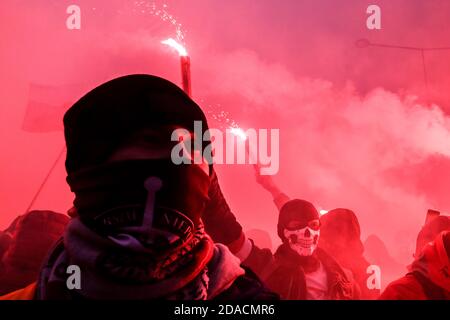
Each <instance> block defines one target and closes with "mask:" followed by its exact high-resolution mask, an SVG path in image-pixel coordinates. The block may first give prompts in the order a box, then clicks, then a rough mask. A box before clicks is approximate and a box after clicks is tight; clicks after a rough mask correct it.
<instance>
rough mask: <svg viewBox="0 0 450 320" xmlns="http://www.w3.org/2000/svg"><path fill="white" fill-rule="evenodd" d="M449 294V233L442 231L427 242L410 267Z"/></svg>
mask: <svg viewBox="0 0 450 320" xmlns="http://www.w3.org/2000/svg"><path fill="white" fill-rule="evenodd" d="M410 270H411V271H414V272H419V273H421V274H422V275H423V276H425V277H426V278H428V279H429V280H430V281H432V282H433V283H434V284H435V285H437V286H439V287H441V288H443V289H444V290H445V291H447V294H450V231H448V230H447V231H442V232H441V233H439V234H438V235H437V236H436V237H435V239H434V240H433V241H431V242H428V243H427V244H426V245H425V246H424V247H423V248H422V251H421V252H420V254H419V255H418V256H416V259H415V260H414V262H413V263H412V265H411V266H410Z"/></svg>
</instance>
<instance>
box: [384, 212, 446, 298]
mask: <svg viewBox="0 0 450 320" xmlns="http://www.w3.org/2000/svg"><path fill="white" fill-rule="evenodd" d="M408 269H409V272H408V273H407V274H406V275H405V276H404V277H402V278H400V279H398V280H396V281H393V282H392V283H390V284H389V285H388V286H387V288H386V289H385V290H384V292H383V293H382V294H381V296H380V299H381V300H450V218H449V217H447V216H439V217H436V218H434V219H433V220H431V221H429V222H428V223H426V224H425V225H424V226H423V228H422V229H421V231H420V232H419V235H418V237H417V244H416V252H415V254H414V261H413V263H412V264H411V265H410V266H409V267H408Z"/></svg>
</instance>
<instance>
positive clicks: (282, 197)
mask: <svg viewBox="0 0 450 320" xmlns="http://www.w3.org/2000/svg"><path fill="white" fill-rule="evenodd" d="M254 168H255V177H256V182H258V183H259V184H260V185H261V186H262V187H263V188H264V189H266V190H267V191H269V193H270V194H271V195H272V198H273V202H275V205H276V206H277V208H278V210H280V209H281V207H282V206H283V205H284V204H285V203H286V202H288V201H289V200H290V199H289V197H288V196H287V195H286V194H285V193H283V192H282V191H281V190H280V188H279V187H278V186H277V185H276V184H275V181H273V178H272V176H269V175H261V174H260V170H259V167H258V166H254Z"/></svg>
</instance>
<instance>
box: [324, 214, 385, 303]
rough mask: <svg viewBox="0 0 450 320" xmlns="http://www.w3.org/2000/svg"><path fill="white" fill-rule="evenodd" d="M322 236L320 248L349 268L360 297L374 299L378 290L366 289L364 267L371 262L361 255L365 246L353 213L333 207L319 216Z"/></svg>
mask: <svg viewBox="0 0 450 320" xmlns="http://www.w3.org/2000/svg"><path fill="white" fill-rule="evenodd" d="M320 222H321V237H320V241H319V247H320V248H322V249H323V250H325V251H326V252H329V253H330V254H332V256H333V258H334V259H336V261H337V262H338V263H339V264H340V265H341V266H342V267H344V268H346V269H348V270H350V271H351V272H352V274H353V277H354V279H355V281H356V282H357V283H358V286H359V288H360V290H361V299H376V298H378V297H379V295H380V290H379V289H369V288H368V286H367V279H368V277H369V275H370V274H368V273H367V267H368V266H369V265H370V263H369V262H368V261H367V260H366V259H365V258H364V256H363V254H364V245H363V243H362V241H361V229H360V226H359V221H358V218H357V217H356V214H355V213H354V212H353V211H351V210H349V209H343V208H338V209H333V210H330V211H328V213H326V214H324V215H322V216H321V217H320Z"/></svg>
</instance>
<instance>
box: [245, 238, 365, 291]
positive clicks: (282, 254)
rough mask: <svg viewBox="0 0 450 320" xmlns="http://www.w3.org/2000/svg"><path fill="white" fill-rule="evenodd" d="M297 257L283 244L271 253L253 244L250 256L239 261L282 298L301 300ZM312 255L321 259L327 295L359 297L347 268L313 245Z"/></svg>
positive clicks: (302, 278) (300, 270)
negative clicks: (326, 280)
mask: <svg viewBox="0 0 450 320" xmlns="http://www.w3.org/2000/svg"><path fill="white" fill-rule="evenodd" d="M299 258H300V257H299V256H298V255H297V254H296V253H295V252H294V251H292V250H291V249H290V248H289V246H288V245H287V244H282V245H281V246H280V247H278V249H277V251H276V252H275V254H273V255H272V253H271V252H270V250H268V249H260V248H258V247H256V246H254V247H253V249H252V252H251V253H250V256H249V257H248V258H247V259H246V260H245V261H244V262H243V264H244V265H246V266H247V267H249V268H251V269H252V270H253V271H254V272H255V273H256V274H257V275H258V276H259V277H260V278H261V279H262V280H263V281H264V282H265V283H266V285H267V286H268V287H269V288H270V289H271V290H273V291H275V292H276V293H278V294H279V295H280V296H281V298H282V299H286V300H305V299H306V295H307V292H306V280H305V272H304V269H303V267H302V264H301V262H300V259H299ZM314 258H316V259H317V260H319V261H320V263H322V265H323V267H324V269H325V271H326V273H327V279H328V294H327V296H328V299H330V300H350V299H358V298H359V288H358V285H357V284H356V283H355V282H354V281H353V279H352V275H351V272H348V271H346V270H344V269H343V268H341V267H340V266H339V264H338V263H337V262H336V261H335V260H334V259H333V258H332V257H331V256H329V255H328V254H327V253H325V251H323V250H321V249H316V251H315V252H314Z"/></svg>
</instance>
